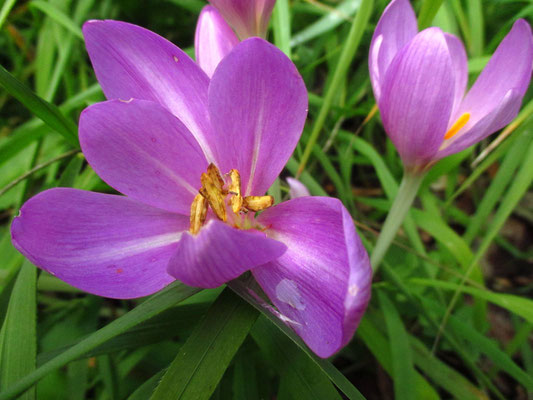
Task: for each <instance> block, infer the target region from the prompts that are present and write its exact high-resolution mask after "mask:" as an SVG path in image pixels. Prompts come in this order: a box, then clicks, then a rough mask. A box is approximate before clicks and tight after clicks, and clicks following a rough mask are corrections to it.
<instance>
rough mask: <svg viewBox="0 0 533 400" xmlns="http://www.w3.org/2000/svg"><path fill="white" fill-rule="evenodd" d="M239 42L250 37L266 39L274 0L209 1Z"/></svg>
mask: <svg viewBox="0 0 533 400" xmlns="http://www.w3.org/2000/svg"><path fill="white" fill-rule="evenodd" d="M209 2H210V3H211V4H212V5H214V6H215V7H216V8H217V9H218V10H219V11H220V13H221V14H222V15H223V16H224V18H225V19H226V21H228V23H229V24H230V25H231V26H232V27H233V29H235V31H236V32H237V35H239V37H240V38H241V40H244V39H247V38H249V37H251V36H259V37H262V38H264V37H266V33H267V29H268V21H269V20H270V15H271V14H272V10H273V9H274V4H275V3H276V0H209Z"/></svg>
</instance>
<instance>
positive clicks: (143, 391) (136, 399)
mask: <svg viewBox="0 0 533 400" xmlns="http://www.w3.org/2000/svg"><path fill="white" fill-rule="evenodd" d="M165 371H166V370H162V371H159V372H158V373H157V374H155V375H154V376H152V377H151V378H150V379H148V380H147V381H146V382H144V383H143V384H142V385H141V386H139V387H138V388H137V389H135V392H133V393H132V394H130V396H129V397H128V400H146V399H149V398H150V396H151V395H152V393H154V390H155V388H156V387H157V384H158V383H159V382H160V381H161V378H162V377H163V375H164V374H165Z"/></svg>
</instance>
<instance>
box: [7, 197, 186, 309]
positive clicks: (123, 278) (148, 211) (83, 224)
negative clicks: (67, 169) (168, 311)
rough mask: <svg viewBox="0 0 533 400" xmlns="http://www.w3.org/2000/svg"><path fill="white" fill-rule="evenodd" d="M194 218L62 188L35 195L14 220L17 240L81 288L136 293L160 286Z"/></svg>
mask: <svg viewBox="0 0 533 400" xmlns="http://www.w3.org/2000/svg"><path fill="white" fill-rule="evenodd" d="M188 223H189V221H188V218H187V217H184V216H181V215H176V214H171V213H167V212H165V211H161V210H158V209H155V208H152V207H148V206H145V205H143V204H140V203H137V202H135V201H133V200H130V199H128V198H126V197H123V196H114V195H108V194H100V193H93V192H85V191H82V190H76V189H66V188H58V189H51V190H47V191H45V192H42V193H40V194H38V195H37V196H35V197H33V198H31V199H30V200H28V201H27V202H26V203H25V204H24V205H23V206H22V208H21V210H20V214H19V216H18V217H16V218H15V219H14V220H13V224H12V225H11V236H12V240H13V245H14V246H15V247H16V248H17V249H18V250H19V251H20V252H21V253H22V254H24V256H26V257H27V258H28V259H29V260H30V261H31V262H32V263H34V264H35V265H37V266H38V267H40V268H42V269H44V270H46V271H48V272H50V273H51V274H53V275H55V276H57V277H58V278H59V279H61V280H63V281H65V282H67V283H68V284H70V285H72V286H75V287H77V288H79V289H81V290H84V291H86V292H89V293H93V294H96V295H99V296H105V297H113V298H120V299H128V298H134V297H141V296H146V295H149V294H151V293H154V292H157V291H158V290H160V289H161V288H163V287H165V286H166V285H168V284H169V283H170V282H172V281H173V280H174V278H172V277H171V276H170V275H168V274H167V272H166V268H167V265H168V261H169V259H170V257H171V256H172V254H173V253H174V252H175V249H176V247H177V243H178V241H179V239H180V236H181V232H182V231H183V230H184V229H187V226H188Z"/></svg>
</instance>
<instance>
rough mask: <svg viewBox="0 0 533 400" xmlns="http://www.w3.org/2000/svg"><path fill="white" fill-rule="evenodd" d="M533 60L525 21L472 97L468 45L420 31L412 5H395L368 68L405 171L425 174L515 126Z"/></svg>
mask: <svg viewBox="0 0 533 400" xmlns="http://www.w3.org/2000/svg"><path fill="white" fill-rule="evenodd" d="M532 60H533V38H532V35H531V28H530V26H529V25H528V23H527V22H526V21H524V20H522V19H519V20H518V21H516V22H515V24H514V25H513V28H512V29H511V31H510V32H509V34H508V35H507V36H506V37H505V38H504V39H503V41H502V42H501V43H500V45H499V46H498V48H497V49H496V51H495V52H494V54H493V56H492V57H491V59H490V61H489V62H488V64H487V65H486V67H485V69H484V70H483V71H482V73H481V74H480V76H479V77H478V79H477V80H476V82H475V83H474V85H473V86H472V87H471V88H470V90H469V91H468V92H467V93H466V94H465V89H466V85H467V81H468V68H467V57H466V52H465V49H464V46H463V44H462V43H461V41H460V40H459V39H458V38H457V37H455V36H454V35H451V34H449V33H443V32H442V31H441V30H440V29H439V28H436V27H432V28H428V29H425V30H423V31H421V32H418V29H417V21H416V17H415V14H414V11H413V9H412V7H411V5H410V3H409V1H408V0H393V1H391V2H390V4H389V5H388V6H387V8H386V9H385V11H384V13H383V15H382V16H381V19H380V20H379V23H378V25H377V27H376V30H375V32H374V36H373V38H372V43H371V46H370V55H369V68H370V77H371V81H372V87H373V89H374V95H375V97H376V100H377V103H378V106H379V110H380V112H381V118H382V120H383V125H384V127H385V131H386V132H387V134H388V135H389V137H390V138H391V140H392V142H393V143H394V145H395V146H396V148H397V149H398V152H399V153H400V156H401V158H402V161H403V163H404V164H405V166H406V169H407V170H408V171H420V170H425V169H427V168H429V167H430V166H431V165H432V164H433V163H434V162H435V161H437V160H439V159H441V158H442V157H445V156H447V155H450V154H453V153H457V152H459V151H462V150H464V149H465V148H467V147H469V146H471V145H473V144H475V143H477V142H479V141H480V140H482V139H484V138H485V137H487V136H488V135H490V134H491V133H494V132H496V131H497V130H499V129H501V128H503V127H504V126H505V125H507V124H508V123H509V122H511V120H512V119H513V118H514V117H515V116H516V114H517V113H518V110H519V108H520V105H521V102H522V98H523V97H524V94H525V92H526V90H527V88H528V86H529V81H530V78H531V70H532V62H533V61H532Z"/></svg>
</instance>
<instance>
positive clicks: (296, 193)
mask: <svg viewBox="0 0 533 400" xmlns="http://www.w3.org/2000/svg"><path fill="white" fill-rule="evenodd" d="M287 183H288V184H289V196H290V198H291V199H295V198H297V197H305V196H311V194H310V193H309V189H307V187H306V186H305V185H304V184H303V183H302V182H300V181H299V180H298V179H294V178H291V177H288V178H287Z"/></svg>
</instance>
